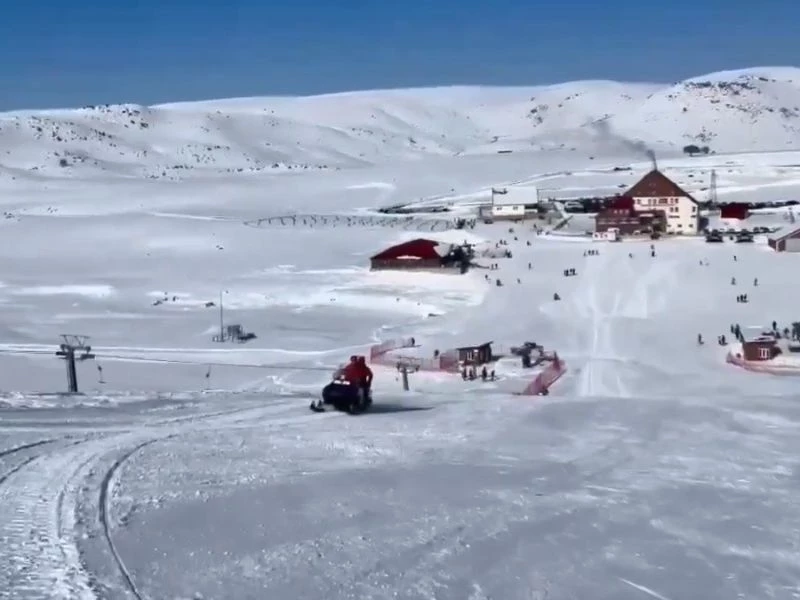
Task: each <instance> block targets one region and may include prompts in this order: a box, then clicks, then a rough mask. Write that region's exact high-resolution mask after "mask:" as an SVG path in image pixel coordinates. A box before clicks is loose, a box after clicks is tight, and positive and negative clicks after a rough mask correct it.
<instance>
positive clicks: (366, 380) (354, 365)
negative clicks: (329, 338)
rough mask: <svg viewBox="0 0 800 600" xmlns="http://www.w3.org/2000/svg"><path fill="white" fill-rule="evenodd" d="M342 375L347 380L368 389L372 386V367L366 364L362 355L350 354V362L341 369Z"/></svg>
mask: <svg viewBox="0 0 800 600" xmlns="http://www.w3.org/2000/svg"><path fill="white" fill-rule="evenodd" d="M342 375H344V378H345V379H346V380H347V381H350V382H351V383H354V384H356V385H358V386H359V387H363V388H366V389H370V387H372V369H370V368H369V367H368V366H367V361H366V359H365V358H364V357H363V356H357V357H356V356H351V357H350V363H349V364H348V365H347V366H346V367H345V368H344V369H343V371H342Z"/></svg>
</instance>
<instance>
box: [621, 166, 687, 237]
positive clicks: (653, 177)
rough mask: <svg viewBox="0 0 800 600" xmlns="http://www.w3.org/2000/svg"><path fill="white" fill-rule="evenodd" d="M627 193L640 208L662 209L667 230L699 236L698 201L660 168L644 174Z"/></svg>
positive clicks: (635, 205)
mask: <svg viewBox="0 0 800 600" xmlns="http://www.w3.org/2000/svg"><path fill="white" fill-rule="evenodd" d="M624 195H625V196H628V197H630V198H633V202H634V209H635V210H637V211H651V210H660V211H663V212H664V216H665V217H666V221H667V226H666V232H667V233H670V234H676V235H697V233H698V231H699V229H700V210H699V209H698V206H697V201H696V200H695V199H694V198H693V197H692V195H691V194H689V193H688V192H686V191H685V190H683V189H682V188H681V187H680V186H679V185H678V184H677V183H675V182H674V181H672V180H671V179H669V178H668V177H667V176H666V175H664V174H663V173H662V172H661V171H658V170H657V169H653V170H652V171H650V172H649V173H648V174H647V175H645V176H644V177H642V179H640V180H639V182H638V183H637V184H635V185H634V186H633V187H632V188H630V189H629V190H628V191H627V192H625V194H624Z"/></svg>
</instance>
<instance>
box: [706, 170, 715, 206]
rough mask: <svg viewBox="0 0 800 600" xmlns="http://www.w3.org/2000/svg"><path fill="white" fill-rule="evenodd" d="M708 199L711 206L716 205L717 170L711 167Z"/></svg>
mask: <svg viewBox="0 0 800 600" xmlns="http://www.w3.org/2000/svg"><path fill="white" fill-rule="evenodd" d="M708 201H709V202H710V203H711V205H712V206H714V207H716V206H717V171H716V169H711V184H710V185H709V187H708Z"/></svg>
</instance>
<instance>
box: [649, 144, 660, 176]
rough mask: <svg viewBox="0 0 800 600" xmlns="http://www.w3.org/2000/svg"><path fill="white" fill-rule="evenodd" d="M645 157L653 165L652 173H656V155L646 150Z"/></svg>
mask: <svg viewBox="0 0 800 600" xmlns="http://www.w3.org/2000/svg"><path fill="white" fill-rule="evenodd" d="M647 156H648V157H649V158H650V160H651V162H652V163H653V171H658V161H656V153H655V152H653V151H652V150H651V149H650V148H648V149H647Z"/></svg>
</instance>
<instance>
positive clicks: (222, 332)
mask: <svg viewBox="0 0 800 600" xmlns="http://www.w3.org/2000/svg"><path fill="white" fill-rule="evenodd" d="M219 341H220V342H224V341H225V326H224V325H223V318H222V290H220V291H219Z"/></svg>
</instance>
